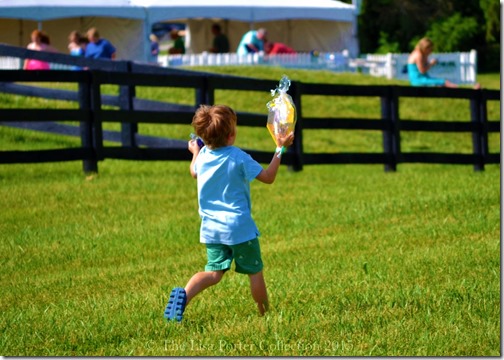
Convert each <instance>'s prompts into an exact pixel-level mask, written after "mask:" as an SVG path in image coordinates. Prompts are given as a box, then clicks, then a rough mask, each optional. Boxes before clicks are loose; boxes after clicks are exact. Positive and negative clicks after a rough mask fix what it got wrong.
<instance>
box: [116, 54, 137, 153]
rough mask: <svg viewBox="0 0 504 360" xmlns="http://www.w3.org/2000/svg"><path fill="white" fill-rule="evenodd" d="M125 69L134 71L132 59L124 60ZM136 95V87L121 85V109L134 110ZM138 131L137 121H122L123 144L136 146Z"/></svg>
mask: <svg viewBox="0 0 504 360" xmlns="http://www.w3.org/2000/svg"><path fill="white" fill-rule="evenodd" d="M124 63H125V65H124V71H125V72H127V73H130V74H131V73H132V63H131V61H125V62H124ZM134 97H135V87H134V86H130V85H121V86H120V87H119V108H120V109H121V110H133V108H134V107H133V98H134ZM137 133H138V124H137V123H121V143H122V145H123V146H128V147H136V146H137V142H136V138H135V135H136V134H137Z"/></svg>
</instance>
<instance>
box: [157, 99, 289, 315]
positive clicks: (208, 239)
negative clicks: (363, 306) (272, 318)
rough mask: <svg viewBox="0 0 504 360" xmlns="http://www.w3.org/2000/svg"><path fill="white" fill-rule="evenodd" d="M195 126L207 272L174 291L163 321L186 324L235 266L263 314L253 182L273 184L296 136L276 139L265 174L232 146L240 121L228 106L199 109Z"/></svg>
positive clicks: (193, 148)
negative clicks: (193, 305) (187, 313)
mask: <svg viewBox="0 0 504 360" xmlns="http://www.w3.org/2000/svg"><path fill="white" fill-rule="evenodd" d="M192 126H193V127H194V130H195V132H196V135H198V136H199V137H200V138H201V139H202V140H203V142H204V145H203V147H201V148H200V147H199V145H198V143H197V141H196V140H190V141H189V143H188V149H189V151H190V152H191V153H192V154H193V157H192V161H191V164H190V168H189V170H190V173H191V175H192V177H193V178H195V179H197V187H198V203H199V214H200V217H201V227H200V242H201V243H203V244H205V246H206V252H207V264H206V266H205V271H201V272H198V273H196V274H194V275H193V276H192V277H191V279H190V280H189V282H188V283H187V285H186V286H185V288H181V287H176V288H174V289H173V290H172V292H171V294H170V298H169V300H168V304H167V306H166V309H165V314H164V316H165V318H167V319H168V320H176V321H179V322H180V321H182V316H183V313H184V310H185V308H186V306H187V304H188V303H189V302H190V301H191V300H192V299H193V298H194V297H195V296H196V295H197V294H199V293H200V292H202V291H203V290H205V289H206V288H208V287H210V286H213V285H216V284H217V283H218V282H219V281H221V279H222V277H223V276H224V273H225V272H226V271H228V270H229V269H230V268H231V263H232V262H233V261H234V262H235V271H236V272H238V273H242V274H247V275H248V276H249V280H250V288H251V292H252V297H253V299H254V301H255V302H256V303H257V307H258V310H259V313H260V314H261V315H264V313H265V312H266V311H267V310H268V295H267V291H266V284H265V281H264V277H263V272H262V269H263V262H262V258H261V251H260V246H259V240H258V236H259V235H260V234H259V230H258V229H257V227H256V224H255V222H254V220H253V219H252V215H251V200H250V182H251V181H252V180H254V179H257V180H259V181H260V182H263V183H266V184H272V183H273V182H274V181H275V177H276V175H277V172H278V168H279V166H280V161H281V154H282V153H283V152H284V151H285V149H286V147H288V146H290V145H292V142H293V141H294V134H293V133H290V134H287V135H283V136H280V135H279V136H278V137H277V144H278V145H279V147H278V148H277V150H276V151H275V154H274V155H273V158H272V160H271V162H270V164H269V165H268V167H267V168H266V169H263V167H262V166H261V165H260V164H259V163H258V162H257V161H255V160H254V159H253V158H252V157H251V156H250V155H249V154H247V153H246V152H244V151H243V150H241V149H239V148H238V147H236V146H234V143H235V140H236V135H237V131H236V130H237V116H236V113H235V112H234V110H233V109H231V108H230V107H228V106H225V105H214V106H208V105H201V106H200V107H199V109H198V110H197V111H196V113H195V115H194V117H193V121H192Z"/></svg>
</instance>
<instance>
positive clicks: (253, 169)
mask: <svg viewBox="0 0 504 360" xmlns="http://www.w3.org/2000/svg"><path fill="white" fill-rule="evenodd" d="M194 170H195V172H196V174H197V179H198V202H199V214H200V217H201V228H200V242H202V243H205V244H225V245H236V244H240V243H243V242H245V241H248V240H252V239H254V238H256V237H258V236H259V230H258V229H257V226H256V224H255V222H254V220H253V219H252V214H251V209H252V204H251V201H250V182H251V181H252V180H254V179H255V178H256V176H257V175H259V173H260V172H261V171H262V166H261V165H260V164H259V163H258V162H257V161H255V160H254V159H252V157H251V156H250V155H249V154H247V153H246V152H244V151H243V150H240V149H239V148H237V147H235V146H225V147H221V148H217V149H213V150H210V149H208V148H207V147H206V146H204V147H203V148H202V149H201V151H200V152H199V154H198V157H197V158H196V162H195V164H194Z"/></svg>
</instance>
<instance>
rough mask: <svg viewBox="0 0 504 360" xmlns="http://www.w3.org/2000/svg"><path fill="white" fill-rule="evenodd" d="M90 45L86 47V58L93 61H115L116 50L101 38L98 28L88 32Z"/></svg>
mask: <svg viewBox="0 0 504 360" xmlns="http://www.w3.org/2000/svg"><path fill="white" fill-rule="evenodd" d="M87 38H88V40H89V44H87V46H86V52H85V57H87V58H91V59H111V60H113V59H115V57H116V48H115V47H114V46H113V45H112V44H111V43H110V42H109V41H108V40H106V39H102V38H100V33H99V32H98V30H97V29H96V28H91V29H89V30H88V31H87Z"/></svg>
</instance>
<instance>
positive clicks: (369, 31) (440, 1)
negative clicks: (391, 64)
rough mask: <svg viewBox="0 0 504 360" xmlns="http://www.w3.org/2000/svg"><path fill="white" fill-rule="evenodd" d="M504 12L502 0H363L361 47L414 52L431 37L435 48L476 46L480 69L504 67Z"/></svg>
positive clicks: (365, 50)
mask: <svg viewBox="0 0 504 360" xmlns="http://www.w3.org/2000/svg"><path fill="white" fill-rule="evenodd" d="M344 2H346V3H352V0H344ZM500 13H501V4H500V2H499V0H361V11H360V15H359V18H358V32H359V35H358V36H359V44H360V51H361V53H388V52H392V53H405V52H410V51H411V50H412V49H413V48H414V47H415V44H416V43H417V41H418V40H419V39H421V38H422V37H424V36H427V37H429V38H431V40H432V41H433V42H434V44H435V49H434V52H457V51H469V50H471V49H475V50H477V51H478V71H480V72H485V71H500V31H501V24H500Z"/></svg>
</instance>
